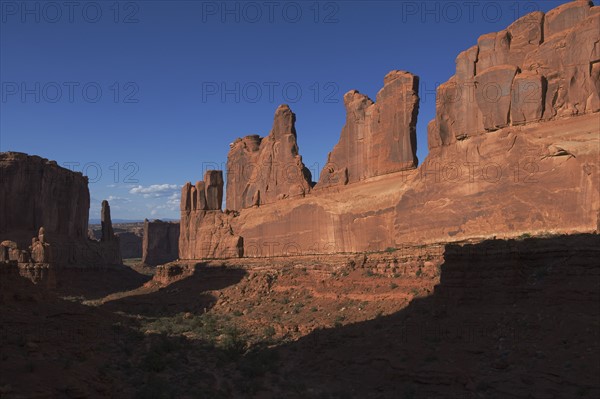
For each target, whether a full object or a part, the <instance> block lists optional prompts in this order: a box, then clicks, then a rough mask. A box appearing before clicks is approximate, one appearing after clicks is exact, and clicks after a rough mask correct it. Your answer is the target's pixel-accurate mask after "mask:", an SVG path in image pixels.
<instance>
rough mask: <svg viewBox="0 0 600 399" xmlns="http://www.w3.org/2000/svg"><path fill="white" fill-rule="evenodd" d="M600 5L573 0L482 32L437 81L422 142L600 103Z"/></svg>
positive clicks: (587, 109) (582, 110) (432, 144)
mask: <svg viewBox="0 0 600 399" xmlns="http://www.w3.org/2000/svg"><path fill="white" fill-rule="evenodd" d="M599 42H600V8H599V7H593V3H592V2H590V1H583V0H576V1H573V2H570V3H567V4H563V5H561V6H560V7H557V8H555V9H553V10H551V11H549V12H548V13H546V14H544V13H542V12H534V13H531V14H528V15H526V16H524V17H522V18H520V19H519V20H517V21H515V22H514V23H513V24H511V25H510V26H509V27H508V28H506V29H505V30H503V31H500V32H497V33H489V34H486V35H483V36H481V37H480V38H479V39H478V41H477V44H476V45H475V46H473V47H471V48H469V49H468V50H466V51H464V52H462V53H460V54H459V55H458V57H457V58H456V73H455V74H454V76H452V77H451V78H450V80H448V82H446V83H444V84H442V85H441V86H440V87H439V88H438V93H437V94H438V95H437V113H436V118H435V120H433V121H431V122H430V124H429V127H428V130H429V133H428V135H429V148H430V149H432V148H436V147H439V146H443V145H449V144H452V143H454V142H455V141H456V140H463V139H465V138H468V137H470V136H473V135H477V134H481V133H484V132H489V131H494V130H498V129H501V128H504V127H508V126H518V125H523V124H527V123H532V122H539V121H548V120H552V119H556V118H560V117H569V116H574V115H581V114H586V113H591V112H597V111H598V110H600V94H599V93H600V46H599Z"/></svg>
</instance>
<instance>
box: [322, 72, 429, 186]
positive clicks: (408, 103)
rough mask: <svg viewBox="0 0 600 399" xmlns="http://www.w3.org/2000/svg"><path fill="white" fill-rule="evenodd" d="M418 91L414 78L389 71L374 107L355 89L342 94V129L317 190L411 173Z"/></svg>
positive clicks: (415, 158) (414, 146) (414, 147)
mask: <svg viewBox="0 0 600 399" xmlns="http://www.w3.org/2000/svg"><path fill="white" fill-rule="evenodd" d="M418 91H419V78H418V77H417V76H415V75H413V74H411V73H409V72H404V71H392V72H390V73H388V74H387V75H386V76H385V78H384V86H383V88H382V89H381V90H380V91H379V93H377V101H376V102H373V101H372V100H371V99H370V98H369V97H367V96H365V95H364V94H360V93H359V92H358V91H356V90H352V91H349V92H348V93H346V94H345V95H344V105H345V107H346V124H345V126H344V128H343V129H342V133H341V136H340V140H339V142H338V143H337V144H336V146H335V147H334V148H333V151H331V152H330V153H329V156H328V159H327V164H326V165H325V167H324V168H323V171H322V172H321V176H320V178H319V183H318V185H317V187H316V188H321V187H328V186H336V185H346V184H349V183H356V182H358V181H361V180H365V179H368V178H371V177H375V176H381V175H385V174H388V173H393V172H399V171H402V170H407V169H413V168H415V167H416V166H417V155H416V151H417V139H416V126H417V113H418V110H419V96H418Z"/></svg>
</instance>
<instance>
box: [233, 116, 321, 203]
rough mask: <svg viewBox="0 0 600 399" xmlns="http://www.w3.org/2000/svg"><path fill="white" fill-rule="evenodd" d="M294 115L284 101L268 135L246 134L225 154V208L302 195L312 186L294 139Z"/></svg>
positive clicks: (309, 175)
mask: <svg viewBox="0 0 600 399" xmlns="http://www.w3.org/2000/svg"><path fill="white" fill-rule="evenodd" d="M295 122H296V115H295V114H294V113H293V112H292V110H291V109H290V107H288V106H287V105H281V106H279V108H277V110H276V111H275V119H274V121H273V128H272V129H271V132H270V133H269V135H268V136H266V137H264V138H261V137H259V136H258V135H253V136H246V137H244V138H240V139H237V140H236V141H234V142H233V143H232V144H231V145H230V150H229V154H228V155H227V200H226V203H227V209H230V210H241V209H244V208H248V207H251V206H255V205H262V204H268V203H272V202H275V201H277V200H280V199H284V198H287V197H298V196H303V195H305V194H307V193H309V192H310V190H311V187H312V182H311V174H310V171H309V170H308V169H307V168H306V167H305V166H304V164H303V163H302V157H301V156H300V155H299V153H298V144H297V142H296V127H295Z"/></svg>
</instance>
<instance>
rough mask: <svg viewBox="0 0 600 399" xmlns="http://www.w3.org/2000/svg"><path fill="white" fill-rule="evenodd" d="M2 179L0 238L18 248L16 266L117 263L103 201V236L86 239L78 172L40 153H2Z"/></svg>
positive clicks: (86, 197) (86, 200) (82, 181)
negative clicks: (31, 154)
mask: <svg viewBox="0 0 600 399" xmlns="http://www.w3.org/2000/svg"><path fill="white" fill-rule="evenodd" d="M0 180H1V182H2V184H1V185H0V242H3V241H6V240H8V241H10V242H13V243H14V248H20V250H19V251H20V252H19V254H20V259H16V260H18V261H19V264H26V263H34V264H51V265H52V266H77V267H91V266H97V265H102V264H110V263H121V254H120V250H119V241H118V239H117V238H116V237H115V236H114V234H113V233H112V223H111V221H110V210H109V207H108V203H106V201H105V203H103V208H102V216H103V225H104V229H103V232H104V236H103V239H102V241H101V242H97V241H93V240H90V239H89V238H88V218H89V216H88V212H89V208H90V194H89V191H88V186H87V184H88V181H87V178H86V177H84V176H83V175H82V174H81V173H78V172H73V171H70V170H68V169H65V168H62V167H60V166H58V165H57V163H56V162H55V161H49V160H47V159H44V158H41V157H38V156H30V155H27V154H23V153H18V152H3V153H0ZM32 237H34V239H33V240H32ZM0 252H1V251H0ZM25 252H26V253H27V254H25ZM15 254H16V253H15Z"/></svg>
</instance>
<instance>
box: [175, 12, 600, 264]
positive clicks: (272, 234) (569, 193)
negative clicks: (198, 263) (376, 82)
mask: <svg viewBox="0 0 600 399" xmlns="http://www.w3.org/2000/svg"><path fill="white" fill-rule="evenodd" d="M597 10H598V8H597V7H590V3H588V2H584V1H576V2H573V3H569V4H566V5H564V6H561V7H558V8H557V9H555V10H553V11H551V12H549V13H548V15H546V16H545V15H544V14H543V13H541V12H535V13H532V14H529V15H527V16H525V17H523V18H521V19H519V20H517V21H515V22H514V23H513V24H511V25H510V26H509V27H508V28H507V29H506V30H504V31H501V32H498V33H491V34H487V35H483V36H482V37H480V38H479V40H478V44H477V45H476V46H473V47H472V48H470V49H468V50H466V51H465V52H463V53H461V54H460V55H459V56H458V57H457V60H456V74H455V76H453V77H452V78H451V79H450V81H449V82H447V83H445V84H444V85H442V86H441V87H440V90H439V91H438V101H437V113H436V118H435V120H434V121H432V123H431V124H430V125H429V147H430V153H429V155H428V157H427V159H426V160H425V161H424V163H423V164H422V165H420V166H419V167H418V168H417V169H414V168H413V167H414V165H415V163H416V158H415V157H414V150H415V148H416V145H415V141H414V123H415V121H416V112H417V101H418V99H417V92H416V82H417V81H418V80H417V78H416V77H415V76H413V75H411V74H409V73H405V72H397V71H393V72H391V73H390V74H388V75H387V76H386V78H385V85H384V88H383V89H382V90H381V91H380V93H379V94H378V97H377V102H376V103H373V102H372V101H371V100H369V99H368V98H367V97H366V96H363V95H361V94H359V93H358V92H356V91H352V92H349V93H348V94H347V95H346V96H345V104H346V109H347V121H346V126H345V127H344V129H343V131H342V136H341V139H340V142H339V143H338V144H337V145H336V147H335V149H334V150H333V151H332V153H331V154H330V156H329V161H330V162H332V163H335V164H336V165H334V166H333V167H328V168H325V170H324V171H323V173H322V175H321V179H320V182H319V184H318V185H317V188H319V187H327V186H334V185H335V186H336V187H335V189H334V190H319V189H316V190H312V191H311V192H310V193H306V192H305V194H307V195H304V196H299V197H297V198H294V199H293V200H290V201H286V202H273V201H270V200H266V199H265V198H264V195H265V193H264V192H263V191H262V190H261V189H260V188H259V185H257V184H250V183H248V184H246V185H244V186H243V187H241V186H237V185H236V183H235V182H234V183H229V182H228V184H231V190H229V189H228V190H227V204H228V208H234V209H241V210H240V212H239V215H236V216H235V217H233V216H231V215H229V216H224V215H222V214H218V215H219V217H218V218H214V219H213V220H207V219H202V223H196V225H191V224H189V223H188V224H186V225H184V224H182V237H186V238H185V239H183V238H182V240H180V245H181V243H184V244H185V246H186V248H188V249H187V251H188V253H187V255H186V257H185V258H186V259H187V258H190V259H191V258H196V254H200V253H206V252H202V251H200V250H198V249H196V250H193V251H191V250H189V248H191V247H194V248H197V247H198V245H201V244H199V243H200V242H201V240H204V241H206V240H207V239H208V238H207V237H208V236H207V235H206V234H200V235H197V236H194V234H198V233H197V231H199V230H200V229H203V231H204V232H208V231H214V233H212V234H214V235H213V236H212V239H211V240H210V242H209V244H208V245H209V246H214V245H215V242H220V240H219V238H218V237H219V236H220V235H221V234H222V232H223V231H226V235H225V236H226V237H228V238H229V239H230V238H231V237H239V238H240V240H239V241H237V240H234V243H235V245H241V243H243V253H244V256H248V257H252V256H279V255H292V254H311V253H340V252H360V251H382V250H385V249H386V248H390V247H391V248H395V247H398V246H401V245H404V244H420V243H436V242H442V243H445V242H454V241H460V240H465V239H484V238H489V237H505V238H506V237H514V236H518V235H521V234H545V233H557V232H562V233H574V232H593V231H597V230H598V228H599V225H600V221H599V215H600V198H599V186H598V180H599V179H598V155H599V154H598V145H599V137H600V124H599V123H598V114H597V111H599V110H600V107H598V106H597V105H596V103H597V97H598V93H599V91H598V87H597V85H598V75H597V74H596V72H595V71H596V69H597V67H596V66H597V65H598V62H597V60H598V53H597V51H598V43H599V42H600V39H599V37H598V36H599V34H600V30H599V29H598V21H599V18H600V13H599V12H598V11H597ZM465 88H470V91H464V89H465ZM491 100H493V101H491ZM283 110H285V111H286V112H287V108H284V109H283ZM281 111H282V108H280V109H278V112H277V114H279V113H280V112H281ZM278 120H280V119H279V118H277V117H276V121H278ZM283 120H284V121H285V119H283ZM291 120H292V121H293V118H292V119H291ZM288 121H289V119H288ZM534 122H537V123H534ZM277 126H278V123H277V122H276V124H275V127H274V129H273V132H277V131H280V130H281V129H280V128H277ZM286 126H293V123H292V124H290V123H288V124H287V125H286ZM288 130H293V129H288ZM480 133H485V134H480ZM274 136H277V135H274ZM289 137H290V138H293V143H294V146H293V148H296V147H295V138H296V137H295V134H294V135H291V134H290V135H289ZM263 149H264V139H263V140H261V139H260V138H259V137H258V136H248V137H246V138H244V139H242V140H238V141H236V142H235V143H234V144H233V145H232V149H231V151H230V154H229V161H228V162H229V163H228V168H229V169H234V168H235V166H236V165H237V164H238V163H239V164H240V165H243V166H244V167H245V165H248V164H252V162H254V159H255V156H256V154H262V150H263ZM388 161H390V162H388ZM270 165H271V166H272V167H275V165H276V164H274V163H271V164H270ZM363 180H365V181H363ZM232 181H233V180H232ZM358 181H360V184H347V183H353V182H358ZM346 184H347V185H346ZM190 186H191V185H190ZM271 198H272V197H271ZM182 201H183V202H182V203H185V204H187V203H189V202H191V201H192V200H191V199H184V198H182ZM240 204H243V206H241V205H240ZM251 205H261V206H260V207H256V206H255V207H250V206H251ZM184 209H188V208H187V205H186V207H184V208H182V215H184V213H185V212H187V211H184ZM183 218H184V216H182V219H183ZM228 248H231V244H229V245H228ZM240 252H241V251H240ZM236 253H237V252H236ZM212 255H214V253H211V256H212ZM221 255H223V254H220V255H218V256H221Z"/></svg>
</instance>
